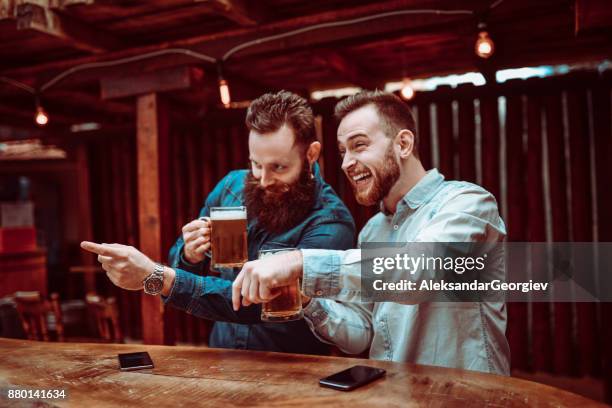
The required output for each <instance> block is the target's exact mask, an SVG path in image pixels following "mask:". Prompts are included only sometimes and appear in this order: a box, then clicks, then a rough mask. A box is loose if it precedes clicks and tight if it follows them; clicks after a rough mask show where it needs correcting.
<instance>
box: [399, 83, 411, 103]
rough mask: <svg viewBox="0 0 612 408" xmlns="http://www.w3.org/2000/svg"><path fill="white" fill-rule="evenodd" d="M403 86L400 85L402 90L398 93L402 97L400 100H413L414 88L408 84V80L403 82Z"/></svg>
mask: <svg viewBox="0 0 612 408" xmlns="http://www.w3.org/2000/svg"><path fill="white" fill-rule="evenodd" d="M403 82H404V83H403V85H402V89H401V91H400V94H401V95H402V98H404V99H405V100H407V101H409V100H411V99H412V98H414V88H413V87H412V83H411V82H410V80H409V79H407V78H406V79H404V81H403Z"/></svg>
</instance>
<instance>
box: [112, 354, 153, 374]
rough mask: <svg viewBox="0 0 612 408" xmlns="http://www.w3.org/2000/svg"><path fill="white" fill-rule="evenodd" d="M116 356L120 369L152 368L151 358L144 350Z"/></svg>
mask: <svg viewBox="0 0 612 408" xmlns="http://www.w3.org/2000/svg"><path fill="white" fill-rule="evenodd" d="M117 357H118V358H119V369H120V370H121V371H132V370H142V369H144V368H153V360H151V356H150V355H149V353H147V352H146V351H141V352H138V353H123V354H118V355H117Z"/></svg>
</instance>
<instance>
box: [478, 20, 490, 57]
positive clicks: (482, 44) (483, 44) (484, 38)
mask: <svg viewBox="0 0 612 408" xmlns="http://www.w3.org/2000/svg"><path fill="white" fill-rule="evenodd" d="M486 28H487V26H486V24H485V23H480V24H478V29H479V33H478V39H477V40H476V46H475V48H474V49H475V51H476V55H478V56H479V57H480V58H485V59H486V58H490V57H491V56H492V55H493V52H494V51H495V44H494V43H493V40H492V39H491V37H490V36H489V33H488V32H487V31H486V30H485V29H486Z"/></svg>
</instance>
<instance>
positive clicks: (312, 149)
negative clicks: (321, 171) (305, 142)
mask: <svg viewBox="0 0 612 408" xmlns="http://www.w3.org/2000/svg"><path fill="white" fill-rule="evenodd" d="M320 154H321V143H319V142H312V143H311V144H310V146H308V150H307V151H306V158H307V159H308V163H309V164H310V165H311V166H312V165H313V164H314V163H315V162H316V161H317V160H319V155H320Z"/></svg>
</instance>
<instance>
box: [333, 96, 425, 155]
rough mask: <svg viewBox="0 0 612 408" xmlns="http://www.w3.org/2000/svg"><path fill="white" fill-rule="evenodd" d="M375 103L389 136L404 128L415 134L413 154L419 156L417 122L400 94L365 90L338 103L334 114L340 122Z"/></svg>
mask: <svg viewBox="0 0 612 408" xmlns="http://www.w3.org/2000/svg"><path fill="white" fill-rule="evenodd" d="M368 105H373V106H374V108H375V109H376V112H377V113H378V116H379V117H380V118H381V119H382V122H383V130H384V132H385V134H386V136H387V137H389V138H392V137H394V136H395V135H397V133H398V132H399V131H400V130H402V129H407V130H409V131H411V132H412V134H413V135H414V148H413V154H414V156H415V157H417V158H418V157H419V138H418V137H417V132H416V124H415V122H414V116H413V115H412V110H411V109H410V107H409V106H408V105H407V104H406V103H405V102H404V101H402V100H401V99H400V98H399V97H398V96H396V95H394V94H392V93H388V92H382V91H363V92H359V93H357V94H355V95H351V96H348V97H346V98H345V99H343V100H341V101H340V102H338V103H337V104H336V108H335V111H334V116H335V117H336V120H338V123H340V121H341V120H342V119H344V117H345V116H346V115H348V114H349V113H351V112H353V111H356V110H357V109H360V108H363V107H364V106H368Z"/></svg>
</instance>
